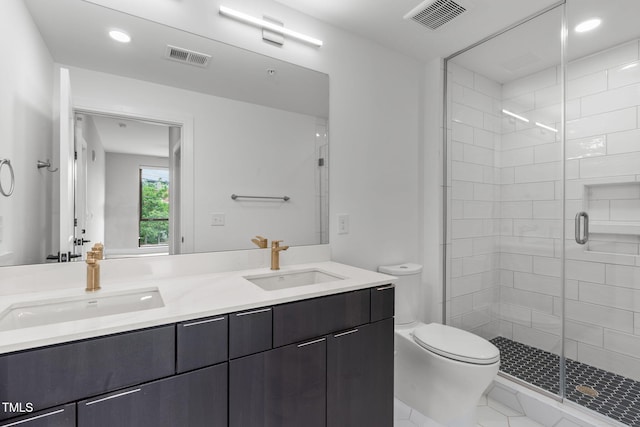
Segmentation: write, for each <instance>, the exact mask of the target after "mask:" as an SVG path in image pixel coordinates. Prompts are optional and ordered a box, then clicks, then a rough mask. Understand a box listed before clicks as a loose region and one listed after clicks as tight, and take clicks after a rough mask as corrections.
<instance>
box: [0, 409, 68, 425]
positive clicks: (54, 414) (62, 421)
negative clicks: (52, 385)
mask: <svg viewBox="0 0 640 427" xmlns="http://www.w3.org/2000/svg"><path fill="white" fill-rule="evenodd" d="M75 425H76V404H75V403H70V404H68V405H65V406H58V407H57V408H51V409H48V410H46V411H40V412H35V413H33V414H29V415H26V416H22V417H17V418H12V419H10V420H7V421H4V422H0V427H14V426H15V427H18V426H20V427H75Z"/></svg>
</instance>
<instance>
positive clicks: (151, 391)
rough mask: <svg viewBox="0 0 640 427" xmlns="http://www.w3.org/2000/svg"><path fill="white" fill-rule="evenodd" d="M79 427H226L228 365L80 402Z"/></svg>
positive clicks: (220, 365)
mask: <svg viewBox="0 0 640 427" xmlns="http://www.w3.org/2000/svg"><path fill="white" fill-rule="evenodd" d="M77 410H78V426H79V427H84V426H90V427H115V426H118V427H141V426H153V427H177V426H184V427H226V426H227V364H226V363H222V364H219V365H215V366H210V367H208V368H203V369H199V370H196V371H191V372H189V373H186V374H181V375H176V376H172V377H169V378H165V379H162V380H158V381H153V382H150V383H146V384H142V385H140V386H137V387H131V388H128V389H124V390H119V391H117V392H115V393H109V394H105V395H101V396H96V397H93V398H91V399H86V400H83V401H80V402H78V409H77Z"/></svg>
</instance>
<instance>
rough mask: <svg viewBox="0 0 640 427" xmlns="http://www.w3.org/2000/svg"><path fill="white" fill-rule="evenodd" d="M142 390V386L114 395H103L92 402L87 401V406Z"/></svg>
mask: <svg viewBox="0 0 640 427" xmlns="http://www.w3.org/2000/svg"><path fill="white" fill-rule="evenodd" d="M141 390H142V389H141V388H136V389H134V390H129V391H125V392H122V393H118V394H114V395H112V396H107V397H103V398H102V399H98V400H92V401H91V402H87V403H85V405H86V406H89V405H93V404H95V403H100V402H104V401H105V400H111V399H115V398H118V397H122V396H126V395H128V394H133V393H137V392H139V391H141Z"/></svg>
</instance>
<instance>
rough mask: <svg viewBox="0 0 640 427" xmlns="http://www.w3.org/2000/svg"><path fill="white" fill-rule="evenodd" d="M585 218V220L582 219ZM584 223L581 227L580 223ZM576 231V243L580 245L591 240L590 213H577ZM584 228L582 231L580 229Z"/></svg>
mask: <svg viewBox="0 0 640 427" xmlns="http://www.w3.org/2000/svg"><path fill="white" fill-rule="evenodd" d="M581 219H583V221H581ZM581 222H582V223H583V226H582V227H580V223H581ZM575 223H576V232H575V239H576V243H577V244H579V245H584V244H585V243H587V242H588V241H589V214H587V213H586V212H584V211H582V212H578V213H577V214H576V220H575ZM581 229H582V232H581V231H580V230H581Z"/></svg>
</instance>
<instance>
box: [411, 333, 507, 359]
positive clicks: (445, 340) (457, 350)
mask: <svg viewBox="0 0 640 427" xmlns="http://www.w3.org/2000/svg"><path fill="white" fill-rule="evenodd" d="M412 335H413V339H414V341H415V342H416V343H417V344H418V345H420V346H421V347H422V348H424V349H426V350H428V351H431V352H433V353H436V354H438V355H440V356H443V357H446V358H448V359H453V360H457V361H460V362H466V363H473V364H476V365H490V364H492V363H496V362H498V361H499V360H500V350H498V348H497V347H496V346H495V345H493V344H491V343H490V342H489V341H487V340H486V339H484V338H482V337H479V336H477V335H475V334H472V333H471V332H467V331H463V330H462V329H458V328H453V327H451V326H447V325H441V324H439V323H430V324H428V325H422V326H419V327H417V328H416V329H415V330H414V331H413V334H412Z"/></svg>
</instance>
